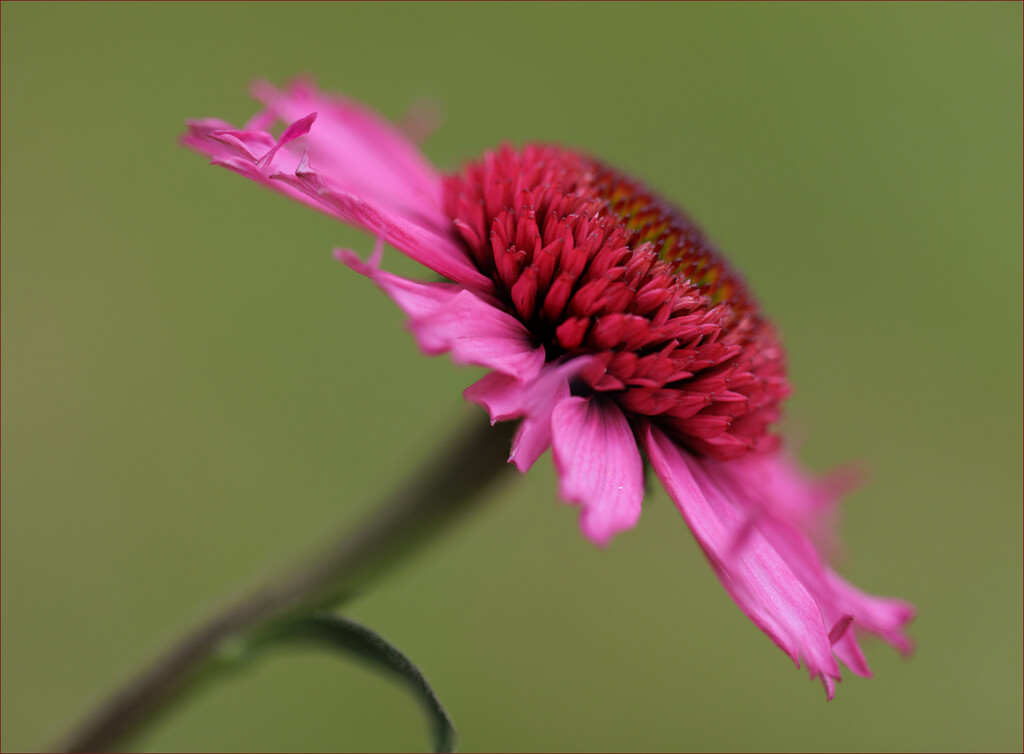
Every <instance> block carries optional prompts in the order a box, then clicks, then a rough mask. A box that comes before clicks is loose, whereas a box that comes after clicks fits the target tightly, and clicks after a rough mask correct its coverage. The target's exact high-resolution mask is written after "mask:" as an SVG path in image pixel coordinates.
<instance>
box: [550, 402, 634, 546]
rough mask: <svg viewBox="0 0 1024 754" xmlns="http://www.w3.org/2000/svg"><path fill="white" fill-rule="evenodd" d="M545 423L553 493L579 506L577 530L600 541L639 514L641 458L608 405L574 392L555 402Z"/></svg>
mask: <svg viewBox="0 0 1024 754" xmlns="http://www.w3.org/2000/svg"><path fill="white" fill-rule="evenodd" d="M551 426H552V446H553V449H554V459H555V468H556V469H557V470H558V477H559V493H560V494H561V496H562V498H563V499H564V500H566V501H568V502H571V503H577V504H579V505H580V506H581V507H582V508H583V511H582V513H581V514H580V528H581V529H582V530H583V533H584V534H585V535H586V536H587V537H588V538H590V540H591V541H593V542H594V543H595V544H598V545H606V544H608V542H609V541H610V540H611V538H612V537H613V536H614V535H615V534H617V533H618V532H620V531H623V530H625V529H630V528H632V527H633V526H635V525H636V522H637V520H638V519H639V518H640V504H641V502H642V501H643V496H644V478H643V462H642V460H641V458H640V449H639V448H638V447H637V444H636V439H635V438H634V437H633V430H632V428H631V427H630V426H629V422H628V421H627V419H626V417H625V415H624V414H623V413H622V411H621V410H620V409H619V408H618V406H616V405H615V404H614V403H611V402H610V401H605V400H603V399H601V398H597V397H591V398H581V397H578V396H576V397H570V398H566V399H564V400H562V401H561V402H559V403H558V405H557V406H555V409H554V412H553V414H552V417H551Z"/></svg>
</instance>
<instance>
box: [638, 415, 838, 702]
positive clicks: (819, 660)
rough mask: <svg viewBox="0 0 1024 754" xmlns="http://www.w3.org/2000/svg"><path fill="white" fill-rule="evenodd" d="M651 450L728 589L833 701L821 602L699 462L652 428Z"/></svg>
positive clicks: (648, 433) (647, 436) (833, 674)
mask: <svg viewBox="0 0 1024 754" xmlns="http://www.w3.org/2000/svg"><path fill="white" fill-rule="evenodd" d="M644 447H645V449H646V451H647V456H648V458H649V459H650V462H651V465H652V466H653V467H654V471H655V472H656V473H657V475H658V477H659V478H660V479H661V481H662V483H663V484H664V485H665V488H666V489H667V490H668V492H669V495H670V496H671V497H672V499H673V501H674V502H675V504H676V507H677V508H679V511H680V512H681V513H682V514H683V518H684V519H685V520H686V523H687V524H688V525H689V527H690V530H691V531H692V532H693V534H694V537H695V538H696V539H697V542H698V543H699V544H700V546H701V549H703V550H704V553H705V555H706V556H707V558H708V561H709V562H710V563H711V565H712V567H713V568H714V569H715V572H716V573H717V574H718V577H719V579H720V580H721V582H722V585H723V586H724V587H725V589H726V591H728V592H729V594H730V596H731V597H732V598H733V600H734V601H735V602H736V604H737V605H739V607H740V609H741V610H743V612H744V613H746V614H747V616H748V617H749V618H750V619H751V620H752V621H753V622H754V623H755V624H756V625H757V626H758V627H759V628H760V629H761V630H762V631H764V632H765V633H766V634H768V636H769V637H771V639H772V640H773V641H774V642H775V643H776V644H778V645H779V647H780V648H781V649H782V650H783V651H784V652H786V653H787V654H788V655H789V656H790V657H791V658H792V659H793V660H794V661H795V662H796V663H797V664H798V665H799V663H800V659H801V658H802V659H803V660H804V661H805V662H806V663H807V668H808V671H809V672H810V673H811V675H812V677H820V678H821V680H822V683H823V684H824V686H825V689H826V692H827V693H828V696H829V698H830V699H831V698H832V695H833V693H834V688H835V681H836V680H838V679H839V666H838V664H837V663H836V661H835V658H834V657H833V655H832V649H831V642H830V641H829V636H828V628H829V627H827V626H826V625H825V620H824V618H823V616H822V613H821V609H820V608H819V606H818V604H817V602H816V601H815V600H814V597H813V596H812V595H811V594H810V592H809V591H808V590H807V588H806V587H805V585H804V584H803V583H802V582H801V580H800V579H799V578H798V576H797V575H796V574H794V573H793V570H792V569H791V568H790V567H789V566H788V565H787V563H786V561H785V559H784V558H783V557H782V556H781V555H780V554H779V553H778V552H777V551H776V549H775V548H774V547H773V546H772V543H771V542H770V541H769V540H768V539H766V538H765V536H764V535H763V534H762V533H761V531H760V530H759V528H758V527H757V526H754V527H751V526H750V525H749V517H748V516H747V515H746V514H745V511H744V510H743V508H742V506H740V505H738V504H737V502H736V501H734V500H732V499H730V497H729V495H728V494H726V493H725V492H724V491H723V490H721V489H720V488H719V487H718V485H717V484H715V482H714V481H713V480H712V479H711V478H710V477H709V476H708V475H707V473H706V472H705V471H704V469H703V468H702V467H701V466H700V464H698V463H696V462H695V460H694V458H693V457H692V456H690V455H689V454H688V453H686V452H685V451H682V450H680V448H679V447H678V446H677V445H676V444H675V443H674V442H672V440H671V439H670V438H668V437H667V436H666V435H665V434H663V433H662V432H661V431H659V430H658V429H656V428H654V427H650V426H649V427H647V428H646V429H645V432H644Z"/></svg>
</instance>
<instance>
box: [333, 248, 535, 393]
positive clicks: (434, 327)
mask: <svg viewBox="0 0 1024 754" xmlns="http://www.w3.org/2000/svg"><path fill="white" fill-rule="evenodd" d="M334 254H335V256H336V257H337V258H338V259H339V260H340V261H342V262H344V263H345V264H347V265H348V266H349V267H351V268H352V269H354V270H355V271H356V272H359V273H361V274H363V275H366V276H367V277H369V278H370V279H372V280H373V281H374V282H375V283H377V285H379V286H380V287H381V288H382V289H383V290H384V292H385V293H387V294H388V295H389V296H390V297H391V298H392V299H393V300H394V301H395V303H396V304H398V306H399V307H401V309H402V311H404V312H405V313H406V314H407V315H408V316H409V329H410V330H411V331H412V333H413V335H414V336H415V337H416V341H417V342H418V343H419V346H420V348H421V349H422V350H423V352H424V353H427V354H429V355H431V356H434V355H437V354H441V353H447V352H449V351H450V352H451V354H452V359H453V360H454V361H455V362H456V363H458V364H473V365H475V366H482V367H488V368H490V369H494V370H497V371H498V372H501V373H502V374H505V375H508V376H509V377H512V378H513V379H515V380H518V381H520V382H528V381H531V380H533V379H534V378H535V377H536V376H537V375H538V374H539V373H540V370H541V368H542V367H543V366H544V347H543V346H538V345H537V344H536V343H535V342H534V341H533V338H532V336H531V335H530V333H529V331H527V329H526V328H525V327H523V324H522V323H521V322H520V321H519V320H517V319H516V318H515V317H512V316H511V315H509V314H508V313H507V312H505V311H502V310H501V309H498V308H497V307H495V306H494V304H493V303H492V302H490V301H488V300H485V299H482V298H479V297H478V296H476V295H474V294H473V293H472V292H470V291H468V290H466V289H464V288H462V287H460V286H457V285H454V284H453V283H423V282H418V281H416V280H409V279H408V278H404V277H401V276H400V275H394V274H392V273H390V272H386V271H384V270H382V269H380V267H379V262H380V245H379V243H378V246H377V250H376V251H375V253H374V255H373V257H372V258H371V259H370V261H369V262H363V261H362V260H361V259H360V258H359V256H358V255H357V254H356V253H355V252H353V251H350V250H348V249H338V250H336V251H335V252H334Z"/></svg>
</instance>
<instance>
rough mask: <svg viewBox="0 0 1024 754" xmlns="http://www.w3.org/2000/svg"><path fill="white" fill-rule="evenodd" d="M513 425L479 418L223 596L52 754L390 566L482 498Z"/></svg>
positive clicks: (135, 715) (136, 724)
mask: <svg viewBox="0 0 1024 754" xmlns="http://www.w3.org/2000/svg"><path fill="white" fill-rule="evenodd" d="M510 427H511V425H510V424H500V425H498V426H496V427H491V426H489V425H488V424H487V423H486V421H485V420H484V419H483V418H482V417H480V416H477V415H474V416H473V422H472V423H471V426H470V427H469V428H468V430H466V431H464V432H463V433H462V434H461V435H460V436H459V437H458V438H457V439H456V441H455V442H453V443H451V444H450V445H447V446H443V447H442V448H441V450H440V452H439V453H438V455H437V456H436V457H435V458H434V459H433V460H432V461H431V462H430V463H427V464H425V465H424V466H423V467H422V468H421V469H420V470H419V472H418V473H417V474H416V475H415V476H414V477H413V478H412V479H411V480H410V481H409V482H408V483H407V484H406V485H405V486H404V487H402V488H400V489H399V490H398V491H397V492H396V493H395V494H393V495H392V496H391V497H390V498H388V499H387V500H386V501H385V502H384V504H383V505H381V506H380V507H379V508H378V509H377V511H376V512H375V513H374V514H372V515H371V516H370V517H369V518H368V519H366V520H365V521H363V522H362V523H361V524H360V525H358V526H356V527H355V528H354V529H352V530H351V531H347V532H346V533H345V534H344V535H343V536H341V537H340V538H339V539H338V540H337V541H336V542H335V543H334V544H333V545H332V546H330V547H328V548H327V549H325V550H324V551H322V552H321V553H319V554H318V555H316V556H315V557H313V558H311V559H310V560H308V561H306V562H304V563H302V564H300V565H299V566H298V567H296V568H295V569H293V570H291V571H289V572H287V573H285V574H284V575H283V576H280V577H278V578H273V579H271V580H270V581H268V582H267V583H266V584H264V585H262V586H260V587H258V588H256V589H255V590H253V591H252V592H250V593H248V594H246V595H244V596H243V597H242V598H241V599H239V600H237V601H235V602H233V603H230V604H229V605H228V606H227V607H226V608H225V609H223V610H221V611H220V612H218V613H216V614H215V615H213V616H212V617H211V618H209V619H208V620H207V621H206V622H204V623H201V624H200V625H199V626H197V627H196V628H194V629H193V630H192V631H190V632H189V633H187V634H186V635H185V636H184V637H183V638H182V639H180V640H179V641H178V642H176V643H175V644H174V645H173V646H172V647H171V648H170V649H169V650H168V651H167V652H166V653H165V654H163V655H162V656H161V657H159V658H158V659H157V660H156V661H155V662H154V663H153V664H152V665H150V666H149V667H148V668H146V669H145V670H143V671H142V672H141V673H139V674H138V675H137V676H136V677H134V678H133V679H132V680H130V681H129V682H128V683H127V684H126V685H125V686H123V687H122V688H121V689H119V690H118V691H117V692H116V693H114V694H113V695H112V696H111V697H110V698H109V699H108V700H107V701H105V702H104V703H103V704H101V705H100V706H99V708H98V709H96V710H95V711H94V712H93V714H91V715H89V716H88V717H87V718H86V719H85V720H83V721H82V723H81V724H80V725H79V726H78V727H76V728H75V729H74V730H72V731H71V732H70V733H69V734H68V735H67V736H65V738H64V739H62V740H61V741H60V743H59V744H58V745H57V746H56V747H53V748H52V749H51V750H52V751H64V752H80V751H110V750H113V749H116V748H117V747H118V745H119V744H121V743H123V742H124V741H126V740H127V739H128V738H129V737H130V736H132V735H134V734H135V733H137V732H139V731H140V730H141V729H142V728H143V727H144V726H145V725H146V724H147V723H149V722H151V721H152V720H153V719H154V718H155V717H156V716H157V715H158V714H159V713H161V712H163V711H164V710H165V709H166V708H167V707H168V706H169V705H170V704H171V703H172V702H174V701H176V700H178V699H180V698H181V697H183V696H184V695H185V694H186V692H187V691H189V690H190V689H192V688H193V687H194V686H195V685H196V684H197V683H198V682H199V681H201V680H202V679H203V678H205V677H206V676H208V675H209V674H210V673H211V672H212V671H213V670H215V669H216V667H217V659H218V656H227V655H230V654H231V650H232V648H235V647H237V648H242V649H244V648H245V647H246V646H247V645H248V643H249V640H250V638H251V637H253V636H254V635H257V634H259V633H262V632H265V631H267V630H268V628H270V627H272V626H274V625H275V624H277V623H280V622H285V621H288V620H290V619H294V618H296V617H297V616H300V615H308V614H311V613H313V612H315V611H318V610H322V609H324V608H327V607H329V606H331V605H333V604H336V603H337V602H338V601H339V600H341V599H342V598H343V597H344V596H346V595H347V594H349V593H351V592H352V590H353V589H354V588H355V587H356V586H359V585H362V584H364V583H365V582H366V581H367V580H368V579H370V578H372V577H374V576H376V575H377V574H378V573H380V572H381V571H382V570H384V569H385V568H387V567H390V566H392V565H394V564H395V563H397V562H398V561H399V560H401V559H402V558H404V557H405V556H407V555H408V554H409V553H410V552H412V551H413V550H414V549H416V547H417V546H419V545H420V544H422V543H424V542H426V541H427V540H429V539H430V538H431V537H432V535H434V534H435V533H437V532H439V531H440V530H442V529H444V528H445V527H446V525H447V524H449V523H450V522H451V521H452V520H453V519H454V518H456V517H457V515H458V514H460V513H461V512H463V511H465V510H467V509H468V508H470V507H471V506H472V505H473V503H474V502H475V501H477V500H480V499H481V497H480V495H479V494H478V493H480V492H481V491H482V490H483V489H484V488H485V487H487V486H488V484H489V483H490V482H492V481H493V480H494V479H495V477H497V476H498V475H499V474H501V473H503V472H505V471H506V470H507V469H508V468H509V467H508V464H507V463H506V462H505V459H506V458H507V455H508V446H509V439H510Z"/></svg>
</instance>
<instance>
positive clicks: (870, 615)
mask: <svg viewBox="0 0 1024 754" xmlns="http://www.w3.org/2000/svg"><path fill="white" fill-rule="evenodd" d="M692 464H693V465H694V466H698V467H700V468H702V469H703V470H704V472H705V474H706V476H707V478H708V479H711V480H713V482H714V485H715V486H716V487H717V488H718V489H719V490H721V491H722V492H723V494H724V495H725V496H727V497H728V498H729V499H730V500H731V501H733V503H734V506H735V508H736V510H737V512H739V513H740V515H742V516H744V517H745V518H746V521H747V524H746V528H745V529H744V534H743V535H741V536H745V535H748V534H749V533H750V531H752V530H756V531H757V532H758V533H759V534H760V535H761V536H763V537H764V538H765V539H766V540H767V541H768V542H770V543H771V545H772V547H773V548H774V550H775V551H776V552H777V553H778V554H779V555H780V557H782V559H783V560H784V561H785V562H786V564H787V565H788V566H789V568H790V569H791V570H792V571H793V573H794V574H795V575H796V576H797V578H799V579H800V582H801V583H802V584H803V585H804V587H805V588H806V589H807V590H808V592H809V593H810V594H811V596H812V597H813V598H814V600H815V602H817V604H818V607H819V609H820V610H821V614H822V617H823V618H824V620H825V624H826V626H828V627H829V631H830V634H837V635H835V636H833V638H832V642H833V644H834V645H835V652H836V655H837V656H838V657H839V659H841V660H842V661H843V662H844V663H845V664H846V665H847V666H848V667H849V668H850V669H851V670H852V671H853V672H855V673H857V674H858V675H870V670H869V669H868V665H867V661H866V660H865V658H864V654H863V652H862V651H861V648H860V645H859V643H858V639H857V636H858V634H860V633H862V632H868V633H873V634H876V635H877V636H879V637H881V638H882V639H884V640H885V641H887V642H888V643H889V644H891V645H893V646H894V647H896V648H897V649H899V650H900V651H902V652H909V651H910V648H911V643H910V640H909V639H908V638H907V637H906V636H905V635H904V633H903V629H904V628H905V626H906V624H907V623H909V622H910V620H911V619H912V618H913V616H914V610H913V608H912V607H911V606H910V605H909V604H908V603H906V602H903V601H901V600H895V599H891V598H887V597H875V596H872V595H869V594H865V593H864V592H862V591H860V590H859V589H857V588H856V587H854V586H852V585H851V584H849V583H848V582H846V581H845V580H843V579H842V578H841V577H840V576H838V575H837V574H836V573H835V572H834V571H832V570H831V569H830V568H829V567H828V565H827V564H826V563H825V561H824V559H823V558H822V557H821V555H820V554H819V552H818V550H817V548H816V547H815V545H814V542H813V541H812V539H811V537H810V536H808V527H810V528H811V530H812V532H813V531H816V530H817V529H818V523H819V522H818V521H816V520H815V516H814V515H810V514H814V513H816V512H817V513H819V514H820V513H821V512H822V511H829V510H831V509H832V508H833V507H834V505H835V499H834V498H831V497H830V490H833V489H835V484H836V483H834V482H830V481H828V480H826V481H824V482H820V481H817V480H813V479H810V478H808V477H806V476H805V475H803V474H802V473H801V472H800V471H799V470H798V469H796V468H795V466H794V465H793V463H792V461H790V460H789V459H788V458H786V457H785V456H784V455H783V454H781V453H774V454H766V455H764V456H761V457H752V458H749V459H747V458H744V459H737V460H736V461H732V462H729V463H721V462H718V461H714V460H711V459H700V460H694V461H693V462H692ZM773 466H774V467H775V468H773ZM838 627H841V628H842V630H837V628H838Z"/></svg>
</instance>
